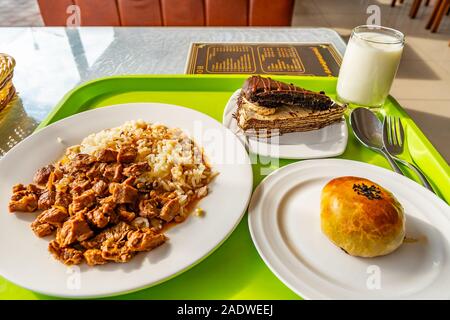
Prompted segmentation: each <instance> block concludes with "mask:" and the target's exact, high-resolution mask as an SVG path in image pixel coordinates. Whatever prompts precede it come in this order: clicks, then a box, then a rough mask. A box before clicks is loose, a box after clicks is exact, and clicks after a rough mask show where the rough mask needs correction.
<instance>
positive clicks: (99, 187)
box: [92, 180, 108, 196]
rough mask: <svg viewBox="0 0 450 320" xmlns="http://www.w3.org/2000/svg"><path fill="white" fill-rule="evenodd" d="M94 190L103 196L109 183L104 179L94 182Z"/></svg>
mask: <svg viewBox="0 0 450 320" xmlns="http://www.w3.org/2000/svg"><path fill="white" fill-rule="evenodd" d="M92 190H94V192H95V194H96V195H97V196H103V195H104V194H105V193H106V191H107V190H108V184H107V183H106V182H105V181H103V180H99V181H97V182H96V183H94V185H93V186H92Z"/></svg>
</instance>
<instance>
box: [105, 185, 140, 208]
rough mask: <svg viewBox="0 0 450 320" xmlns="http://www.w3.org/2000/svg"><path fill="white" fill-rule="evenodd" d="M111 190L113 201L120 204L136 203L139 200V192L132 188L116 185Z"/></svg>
mask: <svg viewBox="0 0 450 320" xmlns="http://www.w3.org/2000/svg"><path fill="white" fill-rule="evenodd" d="M111 189H112V195H113V199H114V201H115V202H116V203H118V204H123V203H134V202H135V201H136V200H137V197H138V191H137V189H136V188H133V187H132V186H129V185H127V184H119V183H116V184H114V185H113V186H112V188H111Z"/></svg>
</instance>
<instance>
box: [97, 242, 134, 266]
mask: <svg viewBox="0 0 450 320" xmlns="http://www.w3.org/2000/svg"><path fill="white" fill-rule="evenodd" d="M101 251H102V258H103V259H105V260H109V261H114V262H119V263H124V262H128V261H130V260H131V258H133V256H134V252H133V251H131V250H130V249H129V248H128V247H127V246H126V238H125V240H123V241H114V239H113V238H108V239H106V240H105V241H104V242H103V243H102V245H101Z"/></svg>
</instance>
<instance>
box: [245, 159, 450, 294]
mask: <svg viewBox="0 0 450 320" xmlns="http://www.w3.org/2000/svg"><path fill="white" fill-rule="evenodd" d="M339 176H359V177H364V178H368V179H370V180H372V181H374V182H376V183H378V184H380V185H381V186H383V187H385V188H387V189H388V190H390V191H391V192H393V194H394V195H395V196H396V197H397V199H398V200H399V201H400V203H401V204H402V205H403V207H404V209H405V213H406V235H407V237H408V238H414V239H417V240H418V241H417V242H414V243H404V244H403V245H402V246H401V247H400V248H399V249H397V250H396V251H394V252H393V253H392V254H389V255H387V256H384V257H377V258H370V259H369V258H357V257H352V256H350V255H348V254H346V253H345V252H343V251H342V250H341V249H339V248H338V247H337V246H335V245H334V244H332V243H331V242H330V241H329V240H328V238H326V236H325V235H324V234H322V232H321V229H320V195H321V191H322V188H323V187H324V185H325V184H326V183H327V182H328V181H329V180H331V179H333V178H336V177H339ZM449 219H450V207H449V206H448V205H447V204H446V203H445V202H443V201H442V200H441V199H439V198H438V197H436V196H435V195H434V194H433V193H431V192H430V191H428V190H427V189H425V188H423V187H422V186H420V185H419V184H417V183H415V182H414V181H412V180H409V179H408V178H406V177H404V176H400V175H398V174H396V173H394V172H392V171H388V170H386V169H383V168H379V167H376V166H373V165H369V164H365V163H361V162H356V161H350V160H339V159H329V160H310V161H302V162H297V163H294V164H291V165H288V166H285V167H283V168H281V169H279V170H277V171H275V172H273V173H272V174H271V175H269V176H268V177H267V178H266V179H265V180H264V181H263V182H262V183H261V184H260V185H259V186H258V188H257V189H256V191H255V192H254V194H253V196H252V199H251V202H250V206H249V228H250V232H251V236H252V239H253V242H254V243H255V245H256V248H257V249H258V252H259V254H260V255H261V257H262V258H263V259H264V261H265V262H266V264H267V265H268V266H269V268H270V269H271V270H272V271H273V272H274V274H275V275H276V276H277V277H278V278H279V279H280V280H281V281H283V282H284V283H285V284H286V285H287V286H288V287H289V288H291V289H292V290H293V291H295V292H296V293H297V294H299V295H300V296H302V297H304V298H307V299H419V298H423V299H449V298H450V290H449V288H450V221H449Z"/></svg>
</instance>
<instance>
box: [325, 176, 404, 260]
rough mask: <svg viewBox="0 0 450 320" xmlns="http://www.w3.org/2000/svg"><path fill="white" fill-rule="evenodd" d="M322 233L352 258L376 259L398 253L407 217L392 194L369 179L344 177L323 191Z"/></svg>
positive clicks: (334, 181) (328, 184) (331, 182)
mask: <svg viewBox="0 0 450 320" xmlns="http://www.w3.org/2000/svg"><path fill="white" fill-rule="evenodd" d="M320 219H321V227H322V232H323V233H324V234H325V235H326V236H327V237H328V238H329V239H330V240H331V241H332V242H333V243H334V244H335V245H337V246H338V247H340V248H342V249H343V250H344V251H345V252H347V253H348V254H350V255H352V256H359V257H376V256H382V255H385V254H388V253H391V252H392V251H394V250H395V249H397V248H398V247H399V246H400V245H401V244H402V243H403V239H404V237H405V216H404V213H403V208H402V206H401V204H400V203H399V202H398V201H397V199H396V198H395V197H394V195H393V194H392V193H390V192H389V191H387V190H386V189H384V188H383V187H381V186H379V185H378V184H376V183H375V182H372V181H370V180H368V179H364V178H358V177H340V178H336V179H333V180H331V181H330V182H328V183H327V185H326V186H325V187H324V188H323V190H322V199H321V214H320Z"/></svg>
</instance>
